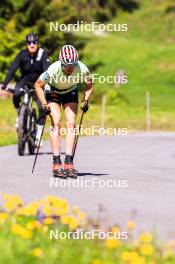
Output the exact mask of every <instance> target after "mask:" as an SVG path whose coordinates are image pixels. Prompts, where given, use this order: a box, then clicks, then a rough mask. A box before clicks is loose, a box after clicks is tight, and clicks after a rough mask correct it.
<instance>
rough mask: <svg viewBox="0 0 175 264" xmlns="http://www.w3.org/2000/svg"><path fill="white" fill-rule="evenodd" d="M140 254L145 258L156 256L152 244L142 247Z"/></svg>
mask: <svg viewBox="0 0 175 264" xmlns="http://www.w3.org/2000/svg"><path fill="white" fill-rule="evenodd" d="M140 253H141V254H142V255H144V256H152V255H153V254H154V247H153V246H152V245H150V244H142V245H140Z"/></svg>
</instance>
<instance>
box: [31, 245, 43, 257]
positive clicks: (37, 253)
mask: <svg viewBox="0 0 175 264" xmlns="http://www.w3.org/2000/svg"><path fill="white" fill-rule="evenodd" d="M32 253H33V255H34V256H35V257H41V256H42V255H43V252H42V250H41V248H38V247H37V248H34V249H33V251H32Z"/></svg>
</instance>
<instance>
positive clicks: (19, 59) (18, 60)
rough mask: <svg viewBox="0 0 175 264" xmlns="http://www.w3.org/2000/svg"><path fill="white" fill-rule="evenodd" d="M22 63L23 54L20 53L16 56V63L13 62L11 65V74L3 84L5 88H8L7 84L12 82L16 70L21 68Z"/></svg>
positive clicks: (9, 73)
mask: <svg viewBox="0 0 175 264" xmlns="http://www.w3.org/2000/svg"><path fill="white" fill-rule="evenodd" d="M20 62H21V53H19V54H18V55H17V56H16V58H15V60H14V61H13V62H12V64H11V67H10V70H9V72H8V74H7V76H6V78H5V80H4V82H3V86H4V88H6V86H7V84H8V83H9V82H10V80H11V79H12V77H13V75H14V73H15V72H16V70H17V69H18V68H19V66H20Z"/></svg>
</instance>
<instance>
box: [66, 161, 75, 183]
mask: <svg viewBox="0 0 175 264" xmlns="http://www.w3.org/2000/svg"><path fill="white" fill-rule="evenodd" d="M64 175H66V176H67V177H70V178H72V179H77V177H78V171H77V170H76V169H75V168H74V164H73V161H70V162H69V163H64Z"/></svg>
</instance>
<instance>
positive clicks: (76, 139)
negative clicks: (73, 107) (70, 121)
mask: <svg viewBox="0 0 175 264" xmlns="http://www.w3.org/2000/svg"><path fill="white" fill-rule="evenodd" d="M83 116H84V112H83V111H82V113H81V119H80V124H79V129H78V135H76V136H75V140H74V145H73V154H72V157H73V159H74V156H75V151H76V148H77V143H78V138H79V135H80V130H81V124H82V121H83Z"/></svg>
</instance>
